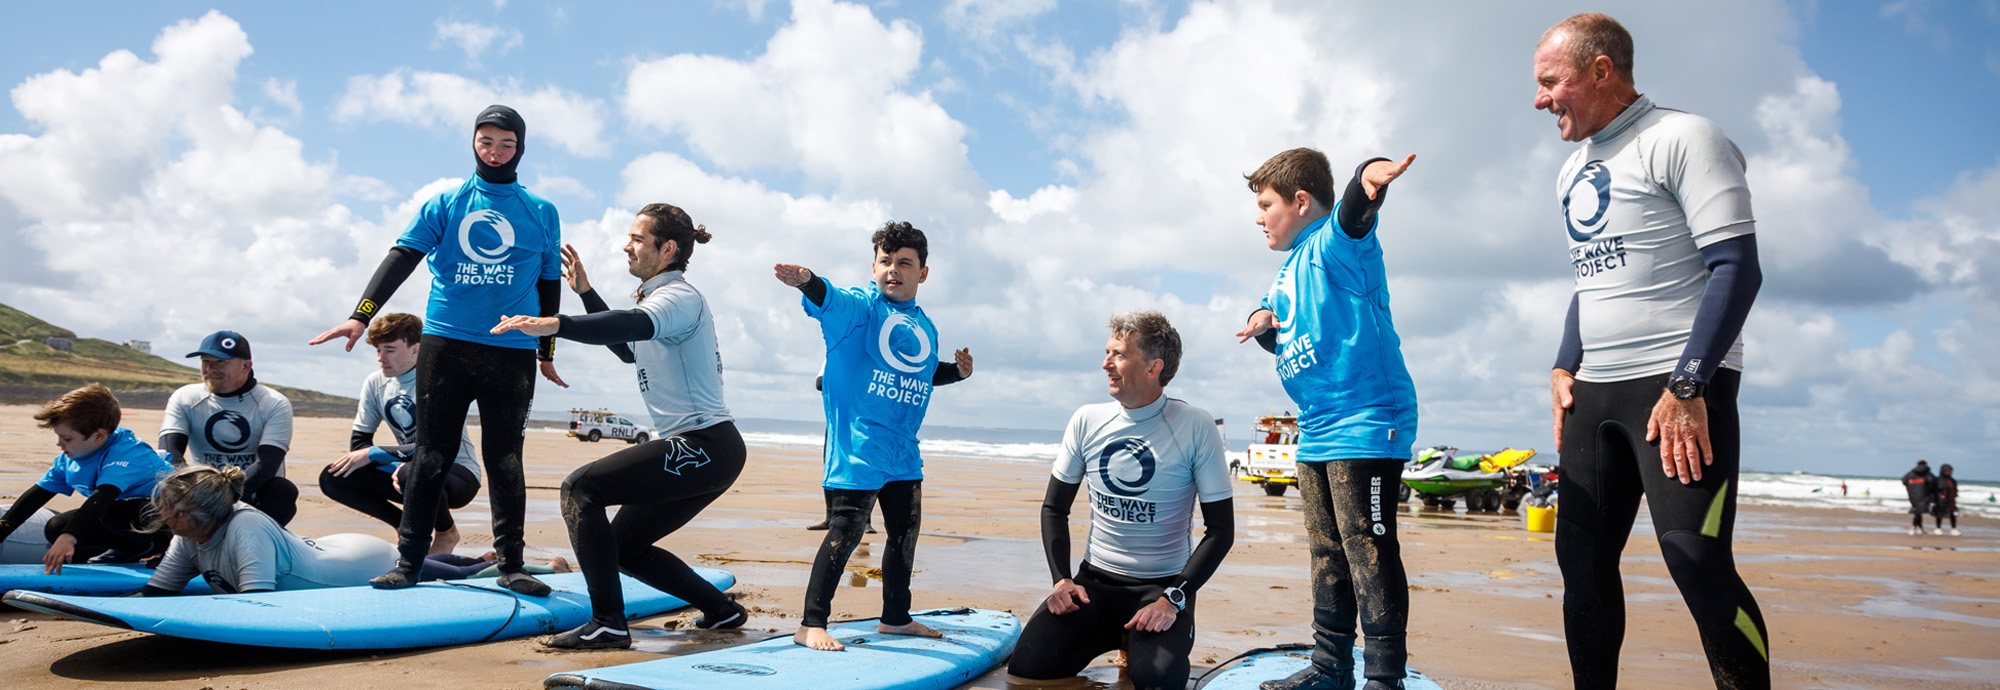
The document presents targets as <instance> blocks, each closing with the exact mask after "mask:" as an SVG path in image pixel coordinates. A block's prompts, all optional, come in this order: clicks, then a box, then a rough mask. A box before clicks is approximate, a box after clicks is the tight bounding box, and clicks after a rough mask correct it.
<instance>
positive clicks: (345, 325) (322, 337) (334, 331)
mask: <svg viewBox="0 0 2000 690" xmlns="http://www.w3.org/2000/svg"><path fill="white" fill-rule="evenodd" d="M367 333H368V324H365V323H362V322H361V320H360V319H348V320H346V321H344V322H342V323H341V324H340V325H338V326H334V327H333V328H329V329H327V330H326V332H325V333H321V334H319V337H317V338H313V339H312V340H309V341H306V344H307V345H318V344H320V343H323V342H326V341H329V340H332V339H334V338H338V337H340V336H343V335H344V336H347V351H348V352H353V351H354V341H356V340H360V339H361V336H363V335H366V334H367Z"/></svg>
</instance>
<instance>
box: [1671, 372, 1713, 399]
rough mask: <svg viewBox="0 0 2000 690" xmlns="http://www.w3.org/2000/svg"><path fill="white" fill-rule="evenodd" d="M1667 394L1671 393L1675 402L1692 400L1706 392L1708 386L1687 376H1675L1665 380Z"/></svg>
mask: <svg viewBox="0 0 2000 690" xmlns="http://www.w3.org/2000/svg"><path fill="white" fill-rule="evenodd" d="M1667 392H1668V393H1672V394H1673V396H1674V399H1676V400H1693V399H1695V398H1699V397H1701V396H1702V395H1703V394H1705V393H1707V392H1708V384H1705V383H1702V382H1700V381H1696V380H1694V379H1693V378H1691V377H1687V376H1675V377H1672V378H1669V379H1667Z"/></svg>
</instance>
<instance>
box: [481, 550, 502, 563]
mask: <svg viewBox="0 0 2000 690" xmlns="http://www.w3.org/2000/svg"><path fill="white" fill-rule="evenodd" d="M479 560H482V561H497V560H500V552H498V551H494V550H492V549H487V550H486V553H482V554H479Z"/></svg>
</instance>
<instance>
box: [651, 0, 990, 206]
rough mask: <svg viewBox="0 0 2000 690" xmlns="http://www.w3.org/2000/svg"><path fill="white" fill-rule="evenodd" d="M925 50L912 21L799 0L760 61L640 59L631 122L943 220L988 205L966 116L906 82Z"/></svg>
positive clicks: (728, 165)
mask: <svg viewBox="0 0 2000 690" xmlns="http://www.w3.org/2000/svg"><path fill="white" fill-rule="evenodd" d="M922 50H923V39H922V37H921V36H920V35H919V33H918V30H917V28H916V26H915V25H913V24H911V23H909V22H907V21H902V20H898V21H893V22H889V23H887V24H884V23H883V22H882V21H880V20H878V19H876V17H875V16H874V14H873V13H871V12H870V11H869V10H868V8H866V7H862V6H859V5H851V4H844V3H834V2H830V1H828V0H800V1H799V2H796V3H794V4H793V6H792V16H791V21H790V23H788V24H786V25H784V26H783V27H780V28H779V29H778V30H777V33H776V34H775V35H773V36H772V37H771V39H770V41H769V42H768V43H767V44H766V45H765V50H764V53H763V54H762V55H759V56H757V57H755V58H752V59H749V60H737V59H732V58H727V57H720V56H713V55H690V54H682V55H674V56H670V57H667V58H663V59H659V60H652V61H647V62H641V63H638V64H636V65H634V66H633V68H632V70H631V72H630V74H629V75H628V77H627V79H626V90H625V96H624V99H623V103H622V105H623V107H624V114H625V117H626V119H628V120H631V121H632V122H635V123H637V124H638V125H640V126H641V127H645V128H647V129H650V130H653V131H656V132H660V133H665V134H676V135H680V136H684V137H685V138H686V139H687V142H688V145H689V146H690V147H691V148H692V149H693V150H694V152H695V153H696V154H698V155H700V156H702V157H703V158H706V159H708V160H710V161H713V162H714V163H715V164H716V165H718V166H720V167H722V168H724V169H728V170H733V171H746V172H748V171H770V170H784V171H792V170H796V171H798V172H799V173H802V174H803V175H804V176H805V177H806V179H807V181H808V182H809V184H810V185H811V186H812V188H813V189H815V190H819V189H824V190H828V191H832V192H834V193H836V194H841V195H847V196H870V197H877V198H882V199H885V200H889V201H891V202H892V203H894V204H895V206H896V209H897V212H898V214H900V215H901V216H902V217H906V218H908V219H910V220H913V221H922V220H926V219H930V218H941V217H944V214H947V213H950V212H958V211H963V210H965V209H977V208H981V207H982V204H981V201H982V200H983V199H984V198H985V196H986V190H984V189H981V187H982V186H983V183H981V181H980V180H979V178H978V175H977V174H976V173H974V172H973V170H972V166H971V164H970V163H969V162H968V161H967V160H966V146H965V143H964V137H965V133H966V128H965V125H963V124H961V123H959V122H958V121H957V120H955V119H953V118H952V117H951V115H950V114H948V113H946V112H945V110H944V108H943V107H942V106H939V105H938V103H937V102H936V101H935V100H933V99H932V98H931V96H930V94H929V93H928V92H925V91H919V90H913V89H912V87H911V84H910V82H911V79H912V77H913V76H914V75H915V74H916V72H917V70H918V68H919V67H920V66H922V64H923V62H922V59H921V58H922ZM690 104H698V106H699V107H690ZM975 190H976V191H975Z"/></svg>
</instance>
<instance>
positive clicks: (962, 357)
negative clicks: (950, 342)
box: [952, 347, 972, 379]
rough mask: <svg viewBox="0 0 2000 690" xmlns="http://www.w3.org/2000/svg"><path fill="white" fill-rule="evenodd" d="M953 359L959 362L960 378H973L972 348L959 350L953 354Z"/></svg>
mask: <svg viewBox="0 0 2000 690" xmlns="http://www.w3.org/2000/svg"><path fill="white" fill-rule="evenodd" d="M952 359H953V360H956V361H957V362H958V377H959V378H961V379H967V378H972V348H969V347H961V348H958V352H955V353H952Z"/></svg>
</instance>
